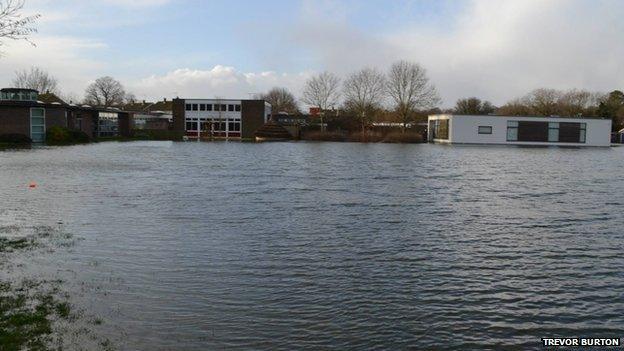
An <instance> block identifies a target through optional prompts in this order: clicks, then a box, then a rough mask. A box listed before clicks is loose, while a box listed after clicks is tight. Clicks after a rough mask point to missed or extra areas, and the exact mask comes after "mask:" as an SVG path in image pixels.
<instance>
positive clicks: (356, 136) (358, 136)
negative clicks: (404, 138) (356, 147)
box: [349, 130, 384, 143]
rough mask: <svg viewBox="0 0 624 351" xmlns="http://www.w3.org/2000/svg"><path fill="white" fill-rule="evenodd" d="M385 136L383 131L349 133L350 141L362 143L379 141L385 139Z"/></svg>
mask: <svg viewBox="0 0 624 351" xmlns="http://www.w3.org/2000/svg"><path fill="white" fill-rule="evenodd" d="M383 139H384V136H383V134H382V133H379V132H373V131H368V130H367V131H366V132H365V133H362V132H361V131H360V132H355V133H351V134H349V141H356V142H361V143H378V142H381V141H383Z"/></svg>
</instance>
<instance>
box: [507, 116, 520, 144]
mask: <svg viewBox="0 0 624 351" xmlns="http://www.w3.org/2000/svg"><path fill="white" fill-rule="evenodd" d="M507 141H518V121H507Z"/></svg>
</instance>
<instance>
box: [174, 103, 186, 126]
mask: <svg viewBox="0 0 624 351" xmlns="http://www.w3.org/2000/svg"><path fill="white" fill-rule="evenodd" d="M172 113H173V130H174V131H175V132H178V133H184V132H185V128H186V121H185V116H184V99H173V109H172Z"/></svg>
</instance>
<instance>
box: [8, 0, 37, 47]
mask: <svg viewBox="0 0 624 351" xmlns="http://www.w3.org/2000/svg"><path fill="white" fill-rule="evenodd" d="M23 7H24V0H0V46H2V45H3V42H2V39H9V40H26V41H28V42H29V43H31V44H33V43H32V42H31V41H30V40H29V39H28V37H29V36H30V35H31V34H32V33H35V32H36V31H37V30H36V29H35V28H33V27H31V25H32V24H33V23H34V22H35V21H36V20H37V19H39V17H41V16H40V15H33V16H23V15H22V14H21V11H22V8H23ZM33 45H34V44H33Z"/></svg>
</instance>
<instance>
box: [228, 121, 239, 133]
mask: <svg viewBox="0 0 624 351" xmlns="http://www.w3.org/2000/svg"><path fill="white" fill-rule="evenodd" d="M228 130H229V131H230V132H240V122H238V121H230V122H228Z"/></svg>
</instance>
